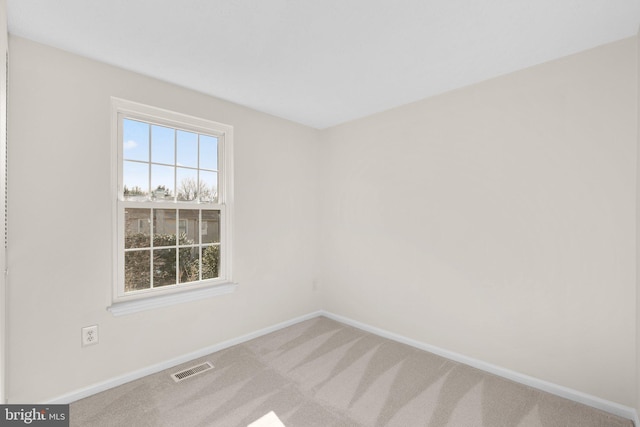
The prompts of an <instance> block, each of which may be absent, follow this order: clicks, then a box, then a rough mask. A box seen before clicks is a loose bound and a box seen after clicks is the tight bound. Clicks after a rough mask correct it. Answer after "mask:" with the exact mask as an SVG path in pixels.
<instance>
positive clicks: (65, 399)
mask: <svg viewBox="0 0 640 427" xmlns="http://www.w3.org/2000/svg"><path fill="white" fill-rule="evenodd" d="M319 316H325V317H327V318H329V319H333V320H336V321H338V322H341V323H344V324H346V325H349V326H353V327H355V328H358V329H362V330H363V331H366V332H370V333H372V334H375V335H377V336H380V337H383V338H388V339H390V340H393V341H396V342H399V343H403V344H407V345H410V346H411V347H415V348H418V349H420V350H425V351H428V352H430V353H433V354H437V355H438V356H442V357H445V358H447V359H450V360H453V361H456V362H460V363H463V364H465V365H469V366H472V367H474V368H477V369H480V370H482V371H485V372H489V373H491V374H494V375H497V376H500V377H503V378H506V379H509V380H511V381H515V382H517V383H520V384H524V385H527V386H529V387H533V388H536V389H538V390H542V391H545V392H547V393H551V394H554V395H556V396H560V397H563V398H565V399H569V400H572V401H574V402H578V403H581V404H584V405H587V406H591V407H593V408H597V409H600V410H602V411H606V412H609V413H611V414H614V415H617V416H620V417H623V418H627V419H630V420H633V422H634V423H635V425H636V426H638V427H640V420H639V419H638V413H637V411H636V410H635V409H633V408H630V407H628V406H624V405H620V404H618V403H615V402H611V401H608V400H605V399H601V398H599V397H596V396H592V395H589V394H586V393H583V392H580V391H577V390H573V389H570V388H568V387H564V386H561V385H558V384H554V383H550V382H548V381H543V380H540V379H538V378H534V377H530V376H528V375H524V374H521V373H518V372H515V371H511V370H509V369H505V368H502V367H500V366H496V365H492V364H490V363H487V362H483V361H482V360H478V359H474V358H471V357H467V356H464V355H462V354H459V353H455V352H452V351H449V350H445V349H442V348H440V347H436V346H433V345H430V344H426V343H423V342H420V341H417V340H414V339H411V338H407V337H404V336H402V335H398V334H396V333H393V332H390V331H387V330H384V329H380V328H377V327H374V326H371V325H368V324H366V323H362V322H359V321H357V320H353V319H350V318H347V317H343V316H340V315H337V314H334V313H331V312H328V311H324V310H319V311H316V312H312V313H309V314H306V315H303V316H300V317H296V318H294V319H291V320H288V321H285V322H281V323H278V324H276V325H272V326H269V327H266V328H263V329H260V330H257V331H255V332H252V333H249V334H246V335H242V336H240V337H238V338H234V339H231V340H227V341H224V342H221V343H219V344H215V345H212V346H209V347H205V348H203V349H200V350H198V351H195V352H192V353H189V354H185V355H184V356H180V357H176V358H173V359H171V360H167V361H165V362H162V363H158V364H155V365H152V366H149V367H146V368H143V369H139V370H137V371H134V372H131V373H128V374H125V375H122V376H119V377H116V378H112V379H110V380H107V381H103V382H100V383H98V384H94V385H91V386H88V387H85V388H83V389H80V390H76V391H73V392H71V393H67V394H65V395H63V396H59V397H57V398H55V399H51V400H50V401H48V402H45V404H47V403H48V404H68V403H71V402H75V401H76V400H79V399H83V398H85V397H88V396H91V395H93V394H96V393H100V392H102V391H105V390H108V389H110V388H113V387H117V386H119V385H122V384H125V383H128V382H130V381H134V380H137V379H139V378H142V377H144V376H147V375H151V374H155V373H156V372H160V371H163V370H165V369H169V368H172V367H174V366H177V365H180V364H182V363H186V362H189V361H191V360H194V359H198V358H200V357H203V356H206V355H207V354H210V353H215V352H216V351H220V350H224V349H226V348H229V347H232V346H234V345H238V344H242V343H244V342H246V341H249V340H252V339H254V338H258V337H261V336H263V335H266V334H268V333H271V332H275V331H277V330H280V329H283V328H286V327H288V326H292V325H295V324H296V323H300V322H303V321H305V320H309V319H313V318H315V317H319Z"/></svg>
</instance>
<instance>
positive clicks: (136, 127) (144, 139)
mask: <svg viewBox="0 0 640 427" xmlns="http://www.w3.org/2000/svg"><path fill="white" fill-rule="evenodd" d="M122 153H123V154H122V155H123V157H124V158H125V159H129V160H142V161H144V162H148V161H149V125H148V124H147V123H142V122H137V121H135V120H129V119H124V120H123V121H122Z"/></svg>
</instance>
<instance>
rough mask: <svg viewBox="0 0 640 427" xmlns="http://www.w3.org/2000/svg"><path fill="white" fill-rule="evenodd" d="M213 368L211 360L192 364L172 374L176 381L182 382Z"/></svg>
mask: <svg viewBox="0 0 640 427" xmlns="http://www.w3.org/2000/svg"><path fill="white" fill-rule="evenodd" d="M211 369H213V365H212V364H211V362H204V363H201V364H199V365H196V366H192V367H190V368H187V369H184V370H182V371H180V372H176V373H175V374H171V378H173V380H174V381H175V382H177V383H178V382H180V381H183V380H186V379H187V378H190V377H192V376H194V375H198V374H201V373H203V372H207V371H209V370H211Z"/></svg>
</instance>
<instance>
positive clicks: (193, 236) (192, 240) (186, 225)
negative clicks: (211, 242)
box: [178, 209, 200, 246]
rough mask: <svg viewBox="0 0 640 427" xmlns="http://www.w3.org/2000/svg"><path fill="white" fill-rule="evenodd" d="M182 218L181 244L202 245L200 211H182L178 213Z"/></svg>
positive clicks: (180, 227)
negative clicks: (199, 226)
mask: <svg viewBox="0 0 640 427" xmlns="http://www.w3.org/2000/svg"><path fill="white" fill-rule="evenodd" d="M178 215H179V218H180V224H179V230H178V232H179V233H180V238H179V244H180V245H181V246H184V245H194V244H195V245H197V244H199V243H200V233H198V230H199V228H198V224H199V223H200V220H199V218H198V217H199V216H200V211H198V210H197V209H180V210H179V211H178Z"/></svg>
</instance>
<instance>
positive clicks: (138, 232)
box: [124, 208, 151, 249]
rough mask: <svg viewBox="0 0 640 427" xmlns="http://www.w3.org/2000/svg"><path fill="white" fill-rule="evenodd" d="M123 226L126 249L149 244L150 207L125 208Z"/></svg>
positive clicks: (144, 246) (143, 246) (146, 246)
mask: <svg viewBox="0 0 640 427" xmlns="http://www.w3.org/2000/svg"><path fill="white" fill-rule="evenodd" d="M124 227H125V228H124V247H125V248H126V249H130V248H148V247H149V246H151V209H134V208H127V209H125V211H124Z"/></svg>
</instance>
